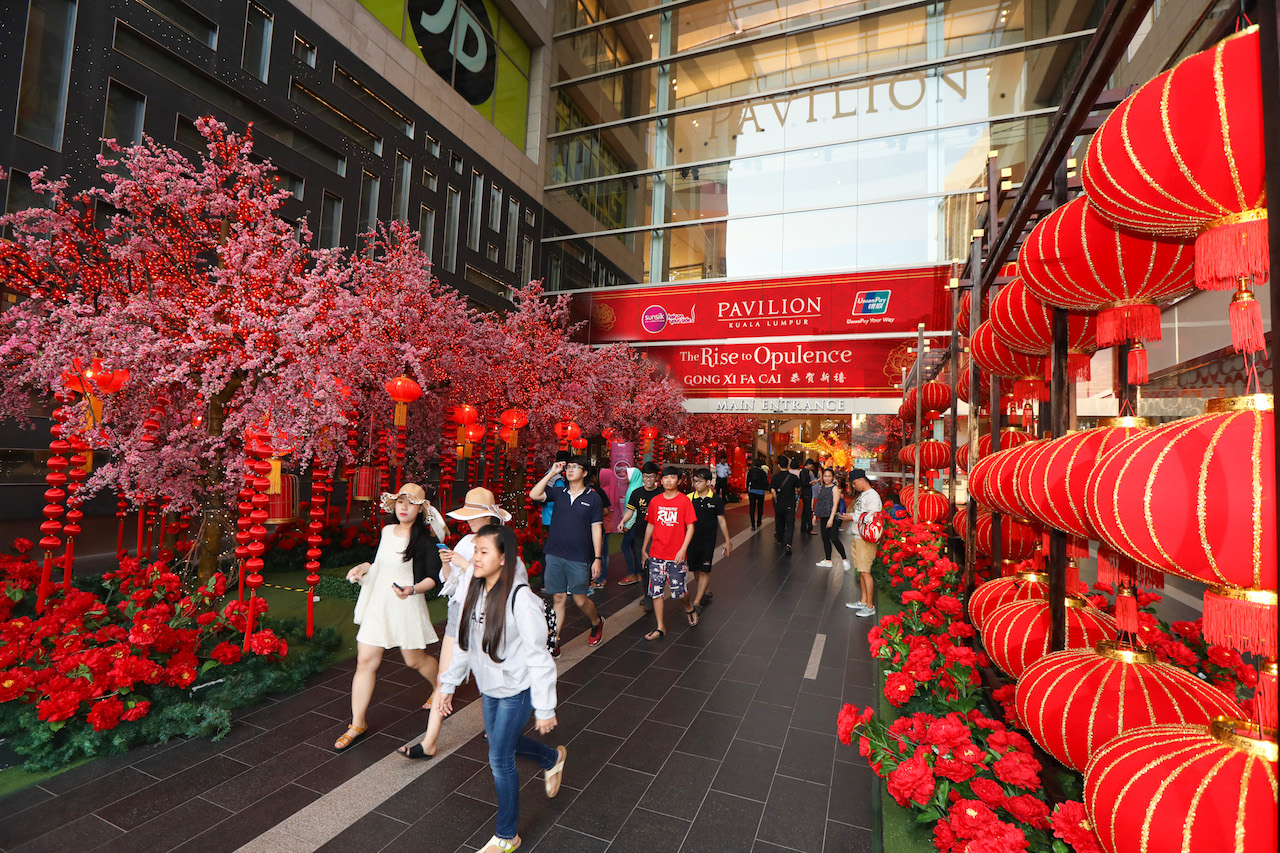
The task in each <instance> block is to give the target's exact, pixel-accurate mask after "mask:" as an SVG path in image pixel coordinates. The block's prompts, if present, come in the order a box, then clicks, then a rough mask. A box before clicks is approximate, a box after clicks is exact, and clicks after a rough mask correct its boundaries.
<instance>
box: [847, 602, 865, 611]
mask: <svg viewBox="0 0 1280 853" xmlns="http://www.w3.org/2000/svg"><path fill="white" fill-rule="evenodd" d="M844 606H845V607H847V608H849V609H850V610H866V609H867V605H865V604H863V603H862V602H861V601H847V602H845V605H844Z"/></svg>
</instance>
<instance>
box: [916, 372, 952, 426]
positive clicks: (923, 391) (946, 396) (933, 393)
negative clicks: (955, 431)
mask: <svg viewBox="0 0 1280 853" xmlns="http://www.w3.org/2000/svg"><path fill="white" fill-rule="evenodd" d="M919 400H920V405H921V406H922V407H923V410H924V416H925V418H926V419H928V420H933V419H935V418H937V417H938V416H939V415H941V414H942V413H943V412H945V411H946V410H947V409H949V408H951V387H950V386H948V385H944V384H943V383H941V382H937V381H930V382H926V383H924V384H923V385H921V386H920V394H919Z"/></svg>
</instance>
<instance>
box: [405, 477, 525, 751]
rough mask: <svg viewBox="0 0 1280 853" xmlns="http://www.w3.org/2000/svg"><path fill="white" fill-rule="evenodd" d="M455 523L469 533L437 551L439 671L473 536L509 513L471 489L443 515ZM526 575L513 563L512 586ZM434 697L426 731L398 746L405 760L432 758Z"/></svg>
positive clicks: (447, 653) (436, 727) (453, 634)
mask: <svg viewBox="0 0 1280 853" xmlns="http://www.w3.org/2000/svg"><path fill="white" fill-rule="evenodd" d="M446 514H447V515H448V516H449V517H450V518H452V519H454V520H456V521H465V522H466V523H467V525H468V526H469V527H470V528H471V532H470V533H468V534H467V535H466V536H464V537H462V539H461V540H460V541H459V542H458V544H457V545H455V546H453V550H451V551H441V552H440V559H441V560H442V561H443V568H442V569H441V572H440V576H441V578H442V579H443V584H444V585H443V587H442V588H441V590H440V594H441V595H442V596H444V597H446V598H448V599H449V618H448V620H447V621H446V622H445V628H444V640H443V641H442V642H441V643H440V668H441V670H445V669H448V667H449V662H450V661H451V660H452V659H453V647H454V644H455V643H456V642H457V641H458V619H459V617H460V616H461V614H462V603H463V601H464V600H465V599H466V597H467V587H468V586H469V585H470V581H471V560H472V557H473V556H474V555H475V536H476V532H477V531H479V530H480V529H481V528H482V527H484V526H485V525H486V524H506V523H507V522H509V521H511V513H509V512H507V511H506V510H505V509H503V508H502V507H500V506H498V499H497V498H496V497H494V495H493V492H491V491H489V490H488V489H484V488H475V489H472V490H470V491H469V492H467V494H466V497H465V498H464V499H463V502H462V506H460V507H458V508H457V509H455V510H453V511H452V512H449V513H446ZM528 582H529V574H528V572H527V571H526V570H525V566H524V561H523V560H519V559H517V561H516V583H517V584H521V583H524V584H527V583H528ZM434 698H435V697H432V699H431V700H428V702H427V704H426V705H423V708H424V709H430V711H431V716H430V718H429V719H428V720H427V731H426V733H425V734H424V735H423V736H422V739H421V740H420V741H418V742H417V743H413V744H409V745H407V746H402V747H400V749H399V750H397V752H399V753H400V754H401V755H403V756H404V757H406V758H421V759H427V758H432V757H434V756H435V754H436V742H437V741H438V740H439V737H440V725H441V723H442V722H443V721H444V716H443V715H442V714H441V713H440V711H439V709H438V708H436V706H435V701H434Z"/></svg>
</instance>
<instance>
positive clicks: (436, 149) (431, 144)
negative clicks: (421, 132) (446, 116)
mask: <svg viewBox="0 0 1280 853" xmlns="http://www.w3.org/2000/svg"><path fill="white" fill-rule="evenodd" d="M427 150H428V151H430V152H431V156H432V157H439V156H440V140H439V139H436V138H435V137H434V136H428V137H427Z"/></svg>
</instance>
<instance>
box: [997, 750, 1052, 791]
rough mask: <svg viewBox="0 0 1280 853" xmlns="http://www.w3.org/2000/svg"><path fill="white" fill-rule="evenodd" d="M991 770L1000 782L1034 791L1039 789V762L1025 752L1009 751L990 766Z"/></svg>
mask: <svg viewBox="0 0 1280 853" xmlns="http://www.w3.org/2000/svg"><path fill="white" fill-rule="evenodd" d="M991 770H992V772H994V773H995V774H996V778H997V779H999V780H1000V781H1001V782H1006V783H1008V784H1010V785H1016V786H1017V787H1019V788H1025V789H1027V790H1028V791H1036V790H1039V788H1040V762H1038V761H1036V760H1035V759H1034V758H1032V757H1031V756H1030V755H1027V754H1026V753H1025V752H1019V751H1018V750H1016V749H1015V750H1011V751H1009V752H1006V753H1005V754H1004V755H1002V756H1000V758H999V759H998V760H997V761H996V763H995V764H993V765H991Z"/></svg>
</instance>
